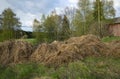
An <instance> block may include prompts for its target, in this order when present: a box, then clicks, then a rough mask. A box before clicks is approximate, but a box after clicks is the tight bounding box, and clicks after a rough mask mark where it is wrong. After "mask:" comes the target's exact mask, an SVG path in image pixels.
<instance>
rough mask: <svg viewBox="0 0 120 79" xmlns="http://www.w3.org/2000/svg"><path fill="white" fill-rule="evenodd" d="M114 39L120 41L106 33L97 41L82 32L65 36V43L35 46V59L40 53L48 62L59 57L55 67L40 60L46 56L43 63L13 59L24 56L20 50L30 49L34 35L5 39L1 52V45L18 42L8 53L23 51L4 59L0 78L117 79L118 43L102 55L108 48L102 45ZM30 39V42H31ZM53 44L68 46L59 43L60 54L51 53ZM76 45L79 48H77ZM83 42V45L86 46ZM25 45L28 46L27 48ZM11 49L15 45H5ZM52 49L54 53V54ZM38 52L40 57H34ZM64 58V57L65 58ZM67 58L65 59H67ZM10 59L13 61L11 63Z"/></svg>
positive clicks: (119, 64) (118, 38) (118, 71)
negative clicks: (12, 39)
mask: <svg viewBox="0 0 120 79" xmlns="http://www.w3.org/2000/svg"><path fill="white" fill-rule="evenodd" d="M116 40H118V41H119V40H120V37H105V38H103V39H102V41H100V40H99V39H98V38H96V37H95V36H93V35H88V36H82V37H80V38H71V39H69V40H67V41H66V43H65V44H62V43H61V42H53V43H52V44H50V45H49V44H43V45H42V46H41V48H42V49H40V47H38V49H39V50H38V49H36V50H38V51H36V52H35V54H33V57H36V59H38V60H39V61H40V60H42V61H43V60H44V59H45V58H44V57H43V59H40V56H43V55H44V54H46V55H45V56H48V58H47V60H50V61H51V62H49V64H56V61H59V64H58V67H54V66H48V65H49V64H47V65H44V64H43V63H46V62H47V60H45V61H44V62H43V63H36V62H30V61H27V62H25V63H19V64H18V63H14V61H21V60H22V59H23V58H22V57H24V56H25V58H26V56H27V54H26V53H25V55H22V54H24V51H29V53H30V51H31V50H32V46H33V45H35V44H36V40H35V39H22V42H21V41H19V42H18V41H17V42H14V41H12V42H11V41H10V42H9V41H8V42H5V44H3V46H4V47H3V46H1V47H0V48H1V51H3V52H4V50H2V49H4V48H5V49H8V48H9V46H10V45H12V46H13V47H16V48H17V46H18V48H19V47H20V48H19V49H17V53H11V55H12V56H11V57H14V55H15V56H17V55H19V54H20V53H21V51H23V50H24V51H23V53H22V54H20V56H18V57H15V58H16V59H15V60H14V59H11V60H10V61H9V60H8V61H6V62H5V63H6V64H9V65H6V66H3V65H1V66H0V79H119V78H120V58H119V57H120V54H119V48H118V47H117V45H115V46H114V48H113V50H114V51H115V49H116V50H117V51H116V52H115V53H112V54H110V55H108V54H109V53H108V54H107V56H104V54H106V52H107V51H106V50H105V49H108V48H107V45H106V47H103V46H104V45H105V43H106V42H111V41H116ZM24 41H27V42H28V43H25V42H24ZM104 42H105V43H104ZM29 43H30V44H32V45H30V44H29ZM67 43H68V44H67ZM73 43H74V44H73ZM78 43H79V44H78ZM18 44H19V45H18ZM56 44H58V45H61V44H62V45H63V46H66V48H68V49H67V50H65V49H64V48H62V45H61V49H60V50H62V51H63V50H64V52H62V54H61V53H59V52H58V53H57V54H56V53H55V54H54V53H53V52H54V51H55V50H54V48H55V47H56V46H54V45H56ZM110 44H111V43H110ZM81 45H82V46H81ZM77 46H78V48H76V47H77ZM79 46H80V47H79ZM84 46H85V47H86V49H85V47H84ZM89 46H90V47H89ZM118 46H119V45H118ZM28 47H29V48H30V49H28ZM74 47H75V49H76V50H78V49H81V50H80V51H81V54H80V53H77V52H76V50H74ZM112 47H113V46H112ZM10 48H12V47H10ZM58 48H59V47H58ZM12 50H13V51H15V50H14V48H12V49H11V50H10V51H9V49H8V51H5V52H4V53H8V52H11V51H12ZM46 50H48V51H46ZM71 50H73V51H74V52H70V51H71ZM88 50H89V51H88ZM1 51H0V54H1ZM44 51H46V53H43V54H42V52H44ZM51 51H52V52H51ZM80 51H79V52H80ZM85 51H87V52H85ZM101 51H102V53H101ZM55 52H56V51H55ZM93 52H94V53H93ZM47 53H48V54H47ZM51 53H53V55H52V54H51ZM66 53H67V54H66ZM82 53H83V54H82ZM84 53H85V55H84ZM96 53H98V54H96ZM49 54H50V55H49ZM73 55H75V56H76V57H78V56H81V57H78V58H83V59H79V60H77V61H74V60H76V59H77V58H74V57H73V58H71V59H70V57H72V56H73ZM1 56H2V54H1ZM3 56H5V54H3ZM38 56H39V58H37V57H38ZM61 56H64V57H63V58H62V57H61ZM82 56H83V57H82ZM84 56H85V57H84ZM8 57H9V56H8ZM11 57H10V58H11ZM57 57H58V58H59V59H58V58H57ZM67 57H68V58H67ZM4 58H5V57H4ZM4 58H3V59H4ZM6 58H7V57H6ZM20 58H21V59H20ZM54 58H55V59H54ZM64 58H66V59H65V60H64ZM62 60H63V61H62ZM66 61H67V62H68V63H66ZM70 61H72V62H70ZM11 62H12V63H14V64H10V63H11ZM0 63H4V62H2V61H1V60H0ZM47 63H48V62H47ZM63 63H64V64H63Z"/></svg>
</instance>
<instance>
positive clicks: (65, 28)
mask: <svg viewBox="0 0 120 79" xmlns="http://www.w3.org/2000/svg"><path fill="white" fill-rule="evenodd" d="M70 34H71V31H70V25H69V20H68V18H67V16H66V15H64V18H63V20H62V28H61V40H64V39H68V38H69V37H70Z"/></svg>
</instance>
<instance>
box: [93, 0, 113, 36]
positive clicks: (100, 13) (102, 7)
mask: <svg viewBox="0 0 120 79" xmlns="http://www.w3.org/2000/svg"><path fill="white" fill-rule="evenodd" d="M93 16H94V20H95V21H96V27H95V28H96V30H97V32H98V33H97V34H98V35H99V36H100V37H103V36H105V35H107V34H108V33H107V30H106V29H105V28H106V24H109V23H111V22H112V21H113V20H112V19H114V17H115V9H114V8H113V0H96V1H95V2H94V12H93Z"/></svg>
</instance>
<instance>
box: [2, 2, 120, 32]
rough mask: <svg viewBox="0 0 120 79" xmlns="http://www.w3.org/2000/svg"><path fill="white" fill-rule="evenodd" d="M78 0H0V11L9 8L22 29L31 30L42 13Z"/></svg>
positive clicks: (119, 9) (118, 12) (118, 7)
mask: <svg viewBox="0 0 120 79" xmlns="http://www.w3.org/2000/svg"><path fill="white" fill-rule="evenodd" d="M113 1H114V7H115V9H116V17H119V16H120V0H113ZM77 2H78V0H0V13H1V12H2V11H3V10H4V9H6V8H8V7H9V8H11V9H12V10H13V11H14V13H16V14H17V17H19V18H20V22H21V23H22V26H24V27H22V29H23V30H25V31H32V23H33V20H34V19H35V18H36V19H38V20H40V17H41V15H42V14H49V13H50V12H51V11H52V10H54V9H56V10H57V11H58V12H59V11H60V10H62V9H64V8H65V7H67V6H71V7H76V6H77Z"/></svg>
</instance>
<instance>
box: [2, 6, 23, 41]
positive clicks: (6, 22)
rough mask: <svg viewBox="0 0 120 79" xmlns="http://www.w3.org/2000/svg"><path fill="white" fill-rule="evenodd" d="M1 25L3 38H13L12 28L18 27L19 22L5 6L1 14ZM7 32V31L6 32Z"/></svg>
mask: <svg viewBox="0 0 120 79" xmlns="http://www.w3.org/2000/svg"><path fill="white" fill-rule="evenodd" d="M0 19H1V27H2V30H3V37H5V38H4V39H12V38H14V29H15V28H20V26H21V23H20V21H19V19H18V18H17V17H16V14H15V13H14V12H13V11H12V9H10V8H7V9H5V10H4V11H3V12H2V14H1V17H0ZM8 32H9V33H8Z"/></svg>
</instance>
